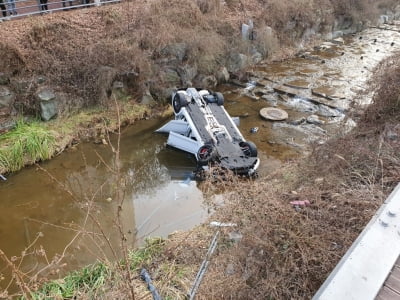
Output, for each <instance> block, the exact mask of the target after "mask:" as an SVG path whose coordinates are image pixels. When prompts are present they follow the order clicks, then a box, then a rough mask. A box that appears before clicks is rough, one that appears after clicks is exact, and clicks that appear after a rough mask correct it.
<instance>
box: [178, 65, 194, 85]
mask: <svg viewBox="0 0 400 300" xmlns="http://www.w3.org/2000/svg"><path fill="white" fill-rule="evenodd" d="M178 74H179V76H180V78H181V81H182V85H183V86H184V87H191V86H192V85H193V84H192V82H193V79H194V78H195V77H196V75H197V66H196V65H184V66H181V67H178Z"/></svg>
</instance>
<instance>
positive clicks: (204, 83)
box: [194, 75, 218, 89]
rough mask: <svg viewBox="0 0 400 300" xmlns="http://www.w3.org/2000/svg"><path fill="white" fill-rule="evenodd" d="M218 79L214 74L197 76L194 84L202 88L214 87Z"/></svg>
mask: <svg viewBox="0 0 400 300" xmlns="http://www.w3.org/2000/svg"><path fill="white" fill-rule="evenodd" d="M217 83H218V81H217V78H215V76H213V75H208V76H204V75H200V76H198V77H197V78H196V80H195V82H194V84H195V87H198V88H202V89H209V88H214V87H215V86H216V85H217Z"/></svg>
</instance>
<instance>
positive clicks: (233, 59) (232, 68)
mask: <svg viewBox="0 0 400 300" xmlns="http://www.w3.org/2000/svg"><path fill="white" fill-rule="evenodd" d="M248 65H249V58H248V57H247V55H244V54H242V53H234V54H232V55H231V56H230V58H229V60H228V66H227V67H228V71H229V72H231V73H232V72H237V71H239V70H242V69H244V68H246V67H247V66H248Z"/></svg>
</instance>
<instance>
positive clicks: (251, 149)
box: [239, 141, 258, 157]
mask: <svg viewBox="0 0 400 300" xmlns="http://www.w3.org/2000/svg"><path fill="white" fill-rule="evenodd" d="M239 146H240V148H242V151H243V153H244V154H245V155H246V156H248V157H257V154H258V153H257V146H256V145H255V144H254V143H253V142H250V141H247V142H240V143H239Z"/></svg>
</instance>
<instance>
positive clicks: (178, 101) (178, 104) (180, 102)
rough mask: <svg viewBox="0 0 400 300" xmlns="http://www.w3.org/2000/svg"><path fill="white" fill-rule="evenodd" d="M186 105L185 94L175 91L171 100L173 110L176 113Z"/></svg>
mask: <svg viewBox="0 0 400 300" xmlns="http://www.w3.org/2000/svg"><path fill="white" fill-rule="evenodd" d="M186 105H188V103H187V100H186V97H185V95H183V94H182V93H176V94H175V96H174V99H173V100H172V106H173V107H174V112H175V113H176V114H177V113H179V112H180V110H181V108H182V107H185V106H186Z"/></svg>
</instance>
